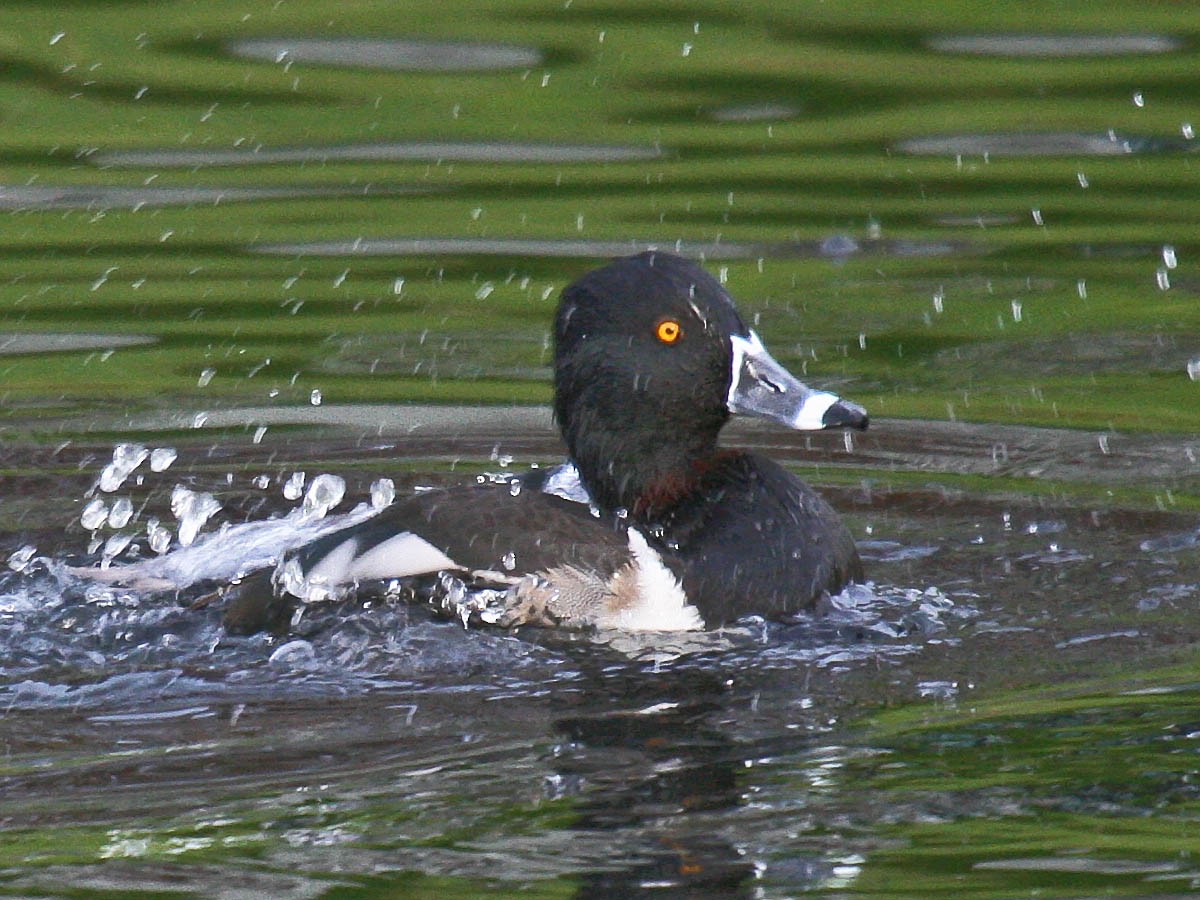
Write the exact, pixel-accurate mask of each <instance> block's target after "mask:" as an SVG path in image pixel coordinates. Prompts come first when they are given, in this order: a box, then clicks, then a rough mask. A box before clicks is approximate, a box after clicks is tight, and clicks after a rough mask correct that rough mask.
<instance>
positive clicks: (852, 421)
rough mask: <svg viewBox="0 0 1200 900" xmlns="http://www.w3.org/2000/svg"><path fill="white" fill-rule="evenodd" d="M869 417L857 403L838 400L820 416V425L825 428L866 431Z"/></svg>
mask: <svg viewBox="0 0 1200 900" xmlns="http://www.w3.org/2000/svg"><path fill="white" fill-rule="evenodd" d="M869 421H870V417H869V416H868V415H867V411H866V410H865V409H863V408H862V407H861V406H859V405H858V404H857V403H851V402H850V401H849V400H838V401H837V402H836V403H834V404H832V405H830V407H829V409H827V410H825V413H824V415H822V416H821V424H822V425H824V426H825V427H826V428H853V429H855V430H856V431H866V430H867V424H868V423H869Z"/></svg>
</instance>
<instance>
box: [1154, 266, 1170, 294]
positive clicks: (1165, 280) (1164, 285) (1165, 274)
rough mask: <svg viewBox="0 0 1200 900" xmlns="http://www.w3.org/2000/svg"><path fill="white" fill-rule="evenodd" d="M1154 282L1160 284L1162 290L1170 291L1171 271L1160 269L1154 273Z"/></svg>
mask: <svg viewBox="0 0 1200 900" xmlns="http://www.w3.org/2000/svg"><path fill="white" fill-rule="evenodd" d="M1154 283H1155V284H1157V285H1158V289H1159V290H1160V291H1169V290H1170V289H1171V273H1170V272H1169V271H1168V270H1167V269H1165V268H1164V269H1159V270H1158V271H1157V272H1155V273H1154Z"/></svg>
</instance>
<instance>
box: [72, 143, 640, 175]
mask: <svg viewBox="0 0 1200 900" xmlns="http://www.w3.org/2000/svg"><path fill="white" fill-rule="evenodd" d="M662 153H663V151H662V150H661V149H660V148H658V147H634V146H621V145H613V146H606V145H601V144H596V145H591V144H532V143H513V142H508V141H480V142H475V143H468V142H461V141H403V142H400V141H386V142H381V143H378V144H341V145H339V144H332V145H328V146H320V147H272V146H263V145H258V144H253V145H250V146H246V147H237V148H235V149H219V148H208V147H206V148H201V149H188V150H166V149H163V150H106V151H98V152H96V153H90V154H88V156H87V159H88V161H89V162H92V163H94V164H95V165H97V166H102V167H110V166H111V167H118V168H179V169H194V168H203V167H205V166H252V165H278V164H281V163H301V164H324V163H346V162H350V163H353V162H403V161H417V162H483V163H487V162H496V163H499V162H519V163H603V162H623V161H633V160H644V159H655V158H657V157H659V156H661V155H662Z"/></svg>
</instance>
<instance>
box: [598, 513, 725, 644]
mask: <svg viewBox="0 0 1200 900" xmlns="http://www.w3.org/2000/svg"><path fill="white" fill-rule="evenodd" d="M627 533H628V535H629V550H630V552H631V553H633V565H634V577H635V578H636V580H637V596H638V600H639V602H638V604H637V605H636V606H632V607H629V608H627V609H624V610H622V611H621V612H620V614H619V615H618V616H617V618H616V622H615V623H614V625H615V627H617V628H623V629H625V630H627V631H702V630H703V629H704V620H703V619H701V618H700V613H699V612H698V611H697V610H696V607H694V606H692V605H691V604H690V603H689V602H688V598H687V595H686V594H685V593H684V592H683V588H682V587H681V586H680V584H679V581H678V579H676V578H675V575H674V574H673V573H672V572H671V570H670V569H668V568H667V567H666V566H665V565H663V561H662V557H661V556H659V555H658V553H657V552H656V551H655V550H654V548H653V547H651V546H650V545H649V544H648V543H646V538H645V537H643V535H642V533H641V532H640V531H638V530H637V529H636V528H630V529H629V531H628V532H627Z"/></svg>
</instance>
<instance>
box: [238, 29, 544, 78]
mask: <svg viewBox="0 0 1200 900" xmlns="http://www.w3.org/2000/svg"><path fill="white" fill-rule="evenodd" d="M228 49H229V52H230V53H232V54H234V55H235V56H242V57H245V58H247V59H263V60H269V61H271V62H277V63H281V64H291V63H293V62H297V63H315V64H317V65H327V66H363V67H366V68H370V69H390V70H393V71H398V72H476V71H490V70H493V69H514V68H524V67H528V66H536V65H539V64H540V63H541V62H542V54H541V52H540V51H538V50H535V49H533V48H531V47H514V46H509V45H505V44H476V43H469V42H466V41H434V40H414V39H405V38H365V37H364V38H306V37H297V38H254V39H249V40H241V41H234V42H232V43H230V44H229V47H228Z"/></svg>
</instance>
